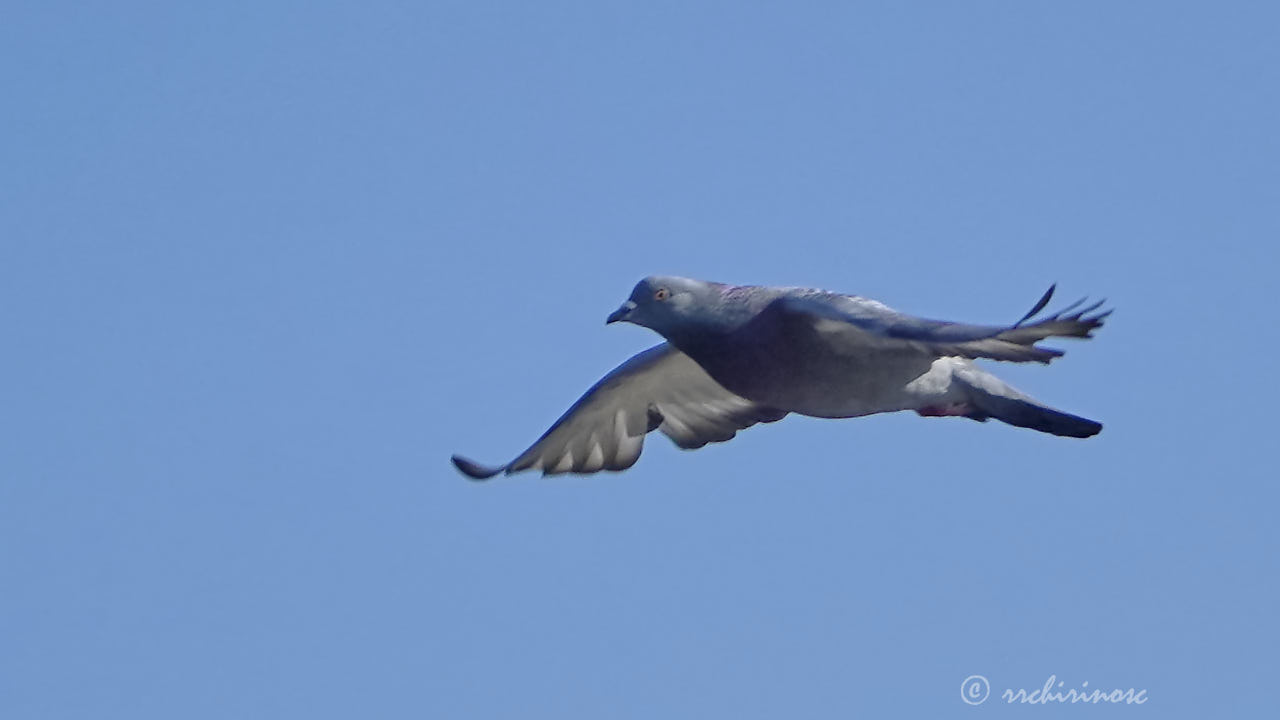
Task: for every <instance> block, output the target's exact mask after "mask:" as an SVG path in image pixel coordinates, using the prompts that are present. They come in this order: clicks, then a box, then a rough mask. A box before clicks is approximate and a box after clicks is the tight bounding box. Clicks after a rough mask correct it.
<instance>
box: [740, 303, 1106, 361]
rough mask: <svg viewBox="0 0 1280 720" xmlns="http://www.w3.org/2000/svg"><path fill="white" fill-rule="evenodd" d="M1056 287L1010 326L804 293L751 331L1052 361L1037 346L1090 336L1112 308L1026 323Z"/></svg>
mask: <svg viewBox="0 0 1280 720" xmlns="http://www.w3.org/2000/svg"><path fill="white" fill-rule="evenodd" d="M1053 292H1054V287H1050V288H1049V290H1048V292H1046V293H1045V294H1044V296H1043V297H1041V298H1040V300H1039V302H1037V303H1036V305H1035V307H1033V308H1032V309H1031V312H1029V313H1027V314H1026V315H1024V316H1023V317H1022V319H1021V320H1019V321H1018V322H1016V323H1014V324H1012V325H969V324H966V323H954V322H943V321H941V320H928V319H925V318H918V317H914V316H911V315H907V314H905V313H900V312H898V311H896V310H893V309H892V308H889V307H888V306H886V305H883V304H881V303H878V302H876V301H874V300H868V299H866V298H860V297H856V296H850V295H836V294H834V293H819V292H806V293H802V294H796V295H785V296H783V297H780V298H778V299H777V300H774V301H773V302H771V303H770V304H769V305H768V306H767V307H766V308H765V309H764V310H763V311H761V313H760V314H759V316H757V318H756V319H755V320H753V321H752V323H751V324H752V325H755V326H756V327H755V328H744V329H745V330H747V331H748V332H762V331H764V332H769V333H777V332H787V333H788V334H792V331H793V330H794V329H798V328H800V327H803V328H804V329H805V330H809V331H817V333H818V335H820V336H821V337H823V338H824V340H825V341H826V342H828V343H830V344H832V345H834V346H837V347H840V348H841V349H843V350H845V351H850V352H874V351H885V352H903V351H914V352H923V353H926V354H929V355H935V356H939V357H945V356H958V357H966V358H990V359H992V360H1007V361H1011V362H1041V363H1048V362H1049V361H1051V360H1053V359H1054V358H1056V357H1060V356H1062V354H1063V352H1062V351H1061V350H1056V349H1053V348H1045V347H1039V346H1037V345H1036V343H1037V342H1039V341H1040V340H1043V339H1045V338H1048V337H1078V338H1088V337H1092V332H1093V330H1095V329H1096V328H1099V327H1101V326H1102V324H1103V320H1104V319H1105V318H1106V317H1107V316H1108V315H1110V314H1111V311H1110V310H1105V311H1102V312H1095V311H1096V310H1098V308H1099V307H1101V306H1102V302H1101V301H1100V302H1097V303H1094V304H1092V305H1089V306H1087V307H1083V308H1081V307H1080V306H1081V305H1083V304H1084V302H1085V301H1084V300H1080V301H1077V302H1075V303H1072V304H1071V305H1070V306H1068V307H1066V308H1064V309H1062V310H1060V311H1058V312H1056V313H1053V314H1052V315H1048V316H1045V317H1042V318H1040V319H1038V320H1035V321H1034V322H1028V321H1029V320H1031V319H1032V318H1033V317H1035V315H1036V314H1037V313H1039V312H1040V311H1041V310H1043V309H1044V307H1045V305H1047V304H1048V303H1049V300H1050V299H1051V298H1052V297H1053Z"/></svg>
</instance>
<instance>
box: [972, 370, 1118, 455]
mask: <svg viewBox="0 0 1280 720" xmlns="http://www.w3.org/2000/svg"><path fill="white" fill-rule="evenodd" d="M952 377H953V379H954V380H955V381H956V382H959V383H960V384H961V385H962V386H963V387H964V388H965V390H967V391H968V393H967V394H968V396H969V402H970V403H971V404H972V405H973V407H974V408H975V409H976V410H977V411H978V412H977V413H975V417H974V419H975V420H977V419H986V418H995V419H996V420H999V421H1000V422H1003V423H1008V424H1009V425H1016V426H1017V427H1024V428H1030V429H1032V430H1039V431H1040V432H1043V433H1050V434H1052V435H1060V436H1063V437H1074V438H1087V437H1093V436H1094V435H1097V434H1098V433H1099V432H1101V431H1102V423H1100V422H1095V421H1093V420H1090V419H1088V418H1082V417H1080V416H1079V415H1072V414H1071V413H1065V412H1062V411H1061V410H1055V409H1053V408H1051V407H1049V406H1047V405H1042V404H1040V403H1038V402H1036V401H1035V400H1034V399H1032V398H1031V397H1029V396H1027V395H1024V394H1023V393H1021V392H1018V391H1017V390H1015V389H1013V388H1012V387H1010V386H1009V385H1006V384H1005V383H1004V382H1003V381H1002V380H1000V379H999V378H997V377H996V376H994V375H991V374H990V373H986V372H983V371H981V370H979V369H977V368H975V367H972V366H970V367H967V368H964V369H963V370H957V371H956V372H955V373H954V375H953V376H952Z"/></svg>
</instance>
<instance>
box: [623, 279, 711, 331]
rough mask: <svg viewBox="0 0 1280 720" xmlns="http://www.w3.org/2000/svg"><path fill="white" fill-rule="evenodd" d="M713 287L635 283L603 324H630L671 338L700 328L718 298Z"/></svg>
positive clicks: (687, 282)
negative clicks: (695, 327) (683, 331)
mask: <svg viewBox="0 0 1280 720" xmlns="http://www.w3.org/2000/svg"><path fill="white" fill-rule="evenodd" d="M717 287H718V286H717V285H716V284H715V283H708V282H703V281H701V280H690V279H689V278H682V277H668V276H660V275H655V276H651V277H647V278H645V279H643V280H641V281H640V282H638V283H636V286H635V289H634V290H632V291H631V297H630V298H629V299H628V300H627V301H626V302H624V303H622V306H621V307H619V308H618V309H617V310H614V311H613V312H612V313H610V314H609V317H608V319H607V320H605V323H606V324H607V323H615V322H629V323H632V324H635V325H639V326H641V327H647V328H649V329H650V330H653V331H655V332H657V333H658V334H660V335H662V336H664V337H667V338H671V336H672V335H673V334H678V333H680V332H681V331H682V330H684V329H688V328H690V327H692V326H696V325H698V324H700V322H699V321H700V319H701V318H702V316H703V315H705V314H707V311H708V309H710V308H714V307H715V305H716V302H717V301H716V298H718V296H719V295H718V293H717V290H716V288H717Z"/></svg>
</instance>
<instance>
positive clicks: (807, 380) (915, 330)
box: [453, 277, 1109, 479]
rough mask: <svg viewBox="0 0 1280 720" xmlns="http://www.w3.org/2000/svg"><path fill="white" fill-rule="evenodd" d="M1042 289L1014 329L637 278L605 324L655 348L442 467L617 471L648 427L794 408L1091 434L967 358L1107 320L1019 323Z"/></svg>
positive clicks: (734, 423) (996, 354) (721, 429)
mask: <svg viewBox="0 0 1280 720" xmlns="http://www.w3.org/2000/svg"><path fill="white" fill-rule="evenodd" d="M1052 294H1053V288H1050V289H1049V292H1047V293H1045V295H1044V297H1042V298H1041V300H1040V301H1039V302H1038V303H1037V304H1036V306H1035V307H1034V308H1033V309H1032V311H1031V312H1029V313H1027V315H1026V316H1024V317H1023V319H1022V320H1020V321H1018V322H1017V323H1014V324H1013V325H1005V326H985V325H968V324H962V323H949V322H941V321H935V320H926V319H922V318H917V317H913V316H910V315H905V314H903V313H899V312H897V311H895V310H893V309H891V308H889V307H887V306H885V305H883V304H881V303H879V302H876V301H874V300H869V299H867V298H862V297H858V296H853V295H841V294H837V293H830V292H826V291H822V290H810V289H804V288H771V287H757V286H729V285H722V284H719V283H708V282H702V281H698V280H690V279H687V278H676V277H651V278H646V279H645V280H642V281H641V282H640V283H639V284H637V285H636V287H635V289H634V290H633V292H632V294H631V298H630V299H629V300H628V301H627V302H626V303H624V304H623V306H622V307H620V308H619V309H618V310H617V311H615V312H614V313H613V314H612V315H610V316H609V320H608V321H609V322H616V321H627V322H632V323H635V324H637V325H641V326H644V327H648V328H650V329H653V330H655V331H656V332H658V333H660V334H661V335H663V336H664V337H665V338H666V340H667V342H666V343H663V344H661V345H658V346H655V347H653V348H650V349H649V350H646V351H644V352H642V353H640V354H639V355H636V356H635V357H633V358H632V359H631V360H628V361H627V362H626V363H623V364H622V365H620V366H619V367H618V368H616V369H615V370H613V371H612V372H611V373H609V374H608V375H606V376H605V377H604V378H603V379H601V381H600V382H598V383H597V384H596V385H595V386H593V387H592V388H591V389H590V390H588V391H587V393H586V394H585V395H583V397H582V398H581V399H579V400H578V402H577V403H575V404H574V406H573V407H571V408H570V409H569V411H568V412H566V413H565V414H564V416H562V417H561V418H560V420H558V421H557V422H556V423H555V424H554V425H553V426H552V427H551V429H550V430H548V431H547V433H545V434H544V435H543V437H542V438H540V439H539V440H538V441H537V442H536V443H534V445H533V446H532V447H530V448H529V449H528V450H526V451H525V452H524V453H523V454H521V455H520V456H519V457H517V458H516V459H515V460H513V461H512V462H510V463H508V464H507V465H504V466H499V467H486V466H482V465H479V464H477V463H475V462H472V461H470V460H467V459H465V458H462V457H459V456H454V458H453V461H454V464H455V465H456V466H457V467H458V468H459V469H460V470H461V471H462V472H464V473H465V474H467V475H468V476H470V477H473V478H477V479H481V478H485V477H489V476H491V475H494V474H496V473H498V472H502V471H505V472H508V473H511V472H517V471H519V470H525V469H535V470H541V471H543V472H544V473H548V474H552V473H560V472H579V473H585V472H596V471H598V470H606V469H607V470H621V469H624V468H626V467H630V466H631V465H632V464H634V463H635V461H636V459H637V458H638V457H639V454H640V450H641V447H642V443H643V436H644V434H645V433H647V432H649V431H651V430H654V429H658V430H661V431H662V432H663V433H664V434H666V435H668V436H669V437H671V438H672V440H673V441H675V442H676V444H677V445H679V446H680V447H683V448H687V449H689V448H694V447H701V446H702V445H704V444H706V443H707V442H719V441H723V440H728V439H729V438H731V437H733V436H734V434H735V433H736V431H737V430H740V429H743V428H746V427H749V426H751V425H753V424H755V423H757V422H772V421H774V420H778V419H780V418H782V417H783V416H785V415H786V414H788V413H793V412H794V413H798V414H801V415H810V416H814V417H823V418H847V417H857V416H862V415H871V414H876V413H882V412H894V411H900V410H914V411H916V412H918V413H919V414H921V415H925V416H962V417H967V418H970V419H974V420H982V421H985V420H986V419H988V418H995V419H997V420H1001V421H1003V422H1006V423H1009V424H1012V425H1017V426H1020V427H1028V428H1032V429H1035V430H1040V431H1041V432H1048V433H1052V434H1056V435H1064V436H1069V437H1089V436H1091V435H1095V434H1097V433H1098V432H1099V431H1100V430H1101V427H1102V426H1101V425H1100V424H1098V423H1096V422H1094V421H1092V420H1087V419H1084V418H1081V417H1078V416H1075V415H1070V414H1068V413H1064V412H1061V411H1058V410H1054V409H1052V408H1049V407H1047V406H1044V405H1042V404H1040V403H1038V402H1036V401H1035V400H1033V399H1031V398H1030V397H1028V396H1026V395H1024V394H1022V393H1021V392H1019V391H1017V390H1014V389H1013V388H1011V387H1009V386H1008V385H1006V384H1005V383H1004V382H1002V381H1001V380H999V379H998V378H996V377H995V376H994V375H991V374H990V373H988V372H986V371H984V370H982V369H981V368H979V367H977V366H976V365H975V364H974V363H973V362H972V360H973V359H974V358H990V359H995V360H1006V361H1012V362H1042V363H1048V362H1049V361H1051V360H1052V359H1054V358H1056V357H1058V356H1060V355H1062V352H1061V351H1059V350H1053V349H1049V348H1044V347H1040V346H1037V345H1036V344H1035V343H1036V342H1038V341H1039V340H1042V339H1044V338H1047V337H1052V336H1064V337H1081V338H1085V337H1090V333H1091V331H1092V330H1093V329H1095V328H1097V327H1099V326H1101V325H1102V320H1103V318H1105V317H1106V316H1107V315H1108V314H1109V312H1101V313H1095V314H1092V315H1091V314H1090V313H1093V312H1094V311H1095V310H1096V309H1097V308H1098V307H1099V305H1100V303H1099V304H1095V305H1093V306H1090V307H1087V308H1084V309H1082V310H1075V311H1073V312H1070V313H1068V312H1067V311H1062V312H1059V313H1057V314H1054V315H1050V316H1048V317H1045V318H1042V319H1039V320H1037V321H1035V322H1031V323H1027V321H1028V320H1029V319H1030V318H1032V317H1033V316H1034V315H1035V314H1036V313H1038V312H1039V311H1040V310H1041V309H1043V308H1044V306H1045V305H1046V304H1047V303H1048V301H1049V299H1050V297H1051V296H1052ZM1077 304H1078V303H1077Z"/></svg>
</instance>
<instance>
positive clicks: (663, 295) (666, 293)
mask: <svg viewBox="0 0 1280 720" xmlns="http://www.w3.org/2000/svg"><path fill="white" fill-rule="evenodd" d="M669 297H671V291H670V290H668V289H666V288H664V287H661V288H658V290H657V291H656V292H654V293H653V299H654V300H657V301H658V302H662V301H663V300H666V299H667V298H669Z"/></svg>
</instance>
